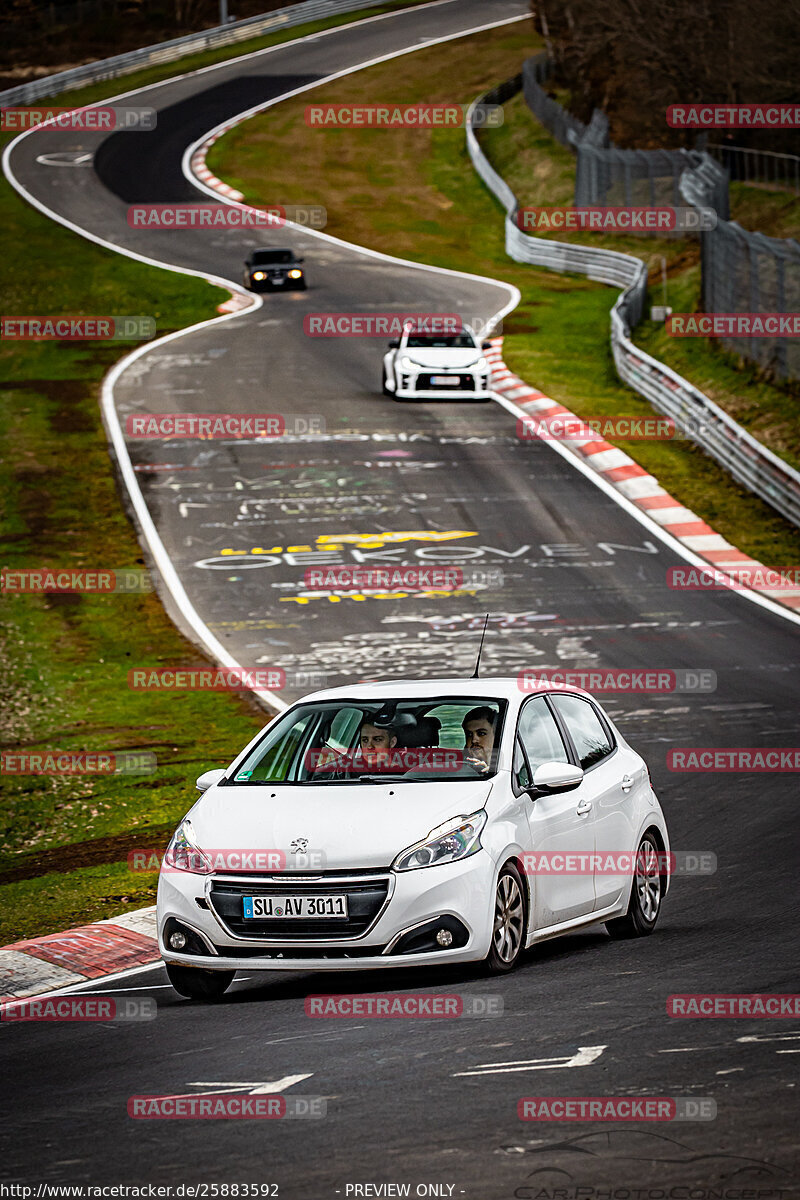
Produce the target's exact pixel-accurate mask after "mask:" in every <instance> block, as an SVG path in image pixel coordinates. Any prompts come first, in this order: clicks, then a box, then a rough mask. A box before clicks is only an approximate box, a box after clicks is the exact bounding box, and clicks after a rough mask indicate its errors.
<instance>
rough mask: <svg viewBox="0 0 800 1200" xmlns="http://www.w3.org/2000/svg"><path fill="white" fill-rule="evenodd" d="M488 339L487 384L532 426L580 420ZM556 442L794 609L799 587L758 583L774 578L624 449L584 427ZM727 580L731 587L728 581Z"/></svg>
mask: <svg viewBox="0 0 800 1200" xmlns="http://www.w3.org/2000/svg"><path fill="white" fill-rule="evenodd" d="M490 341H491V343H492V349H491V350H487V351H486V358H487V359H488V360H489V362H490V363H491V365H492V388H493V390H494V391H495V392H497V393H498V394H499V395H500V396H502V397H504V398H505V399H506V400H511V401H512V402H513V403H514V404H515V405H516V406H517V407H518V408H520V409H521V410H522V411H523V412H525V413H528V414H530V415H531V417H535V420H536V423H537V424H540V423H541V424H543V425H544V426H547V423H548V421H549V420H550V419H551V418H553V417H558V418H559V421H560V422H561V421H564V420H572V421H575V422H576V423H578V422H580V418H579V417H577V416H576V415H575V414H574V413H572V412H570V410H569V409H568V408H565V407H564V405H563V404H559V403H558V402H557V401H556V400H552V399H551V398H550V397H549V396H545V394H544V392H540V391H538V390H537V389H536V388H533V387H531V386H530V384H528V383H525V381H524V380H522V379H520V378H519V376H518V375H515V374H514V373H513V372H512V371H510V370H509V369H508V367H507V366H506V364H505V363H504V362H503V354H502V346H503V339H502V337H498V338H491V339H490ZM558 441H559V443H560V444H561V445H562V446H564V447H566V448H567V449H569V450H571V451H572V453H573V454H575V455H576V456H577V457H579V458H581V459H583V461H584V462H585V463H586V464H587V465H588V466H590V467H591V468H592V470H594V471H596V472H597V473H598V475H601V476H602V477H603V479H605V480H606V481H607V482H608V483H610V484H611V485H612V486H613V487H614V488H616V490H617V491H618V492H620V493H621V494H622V495H623V496H625V498H626V499H627V500H629V501H630V502H631V503H632V504H635V505H636V507H637V508H639V509H641V510H642V511H643V512H646V513H647V515H648V517H650V518H651V520H653V521H655V522H656V523H657V524H658V525H660V526H661V527H662V529H664V530H665V531H666V532H667V533H669V534H670V535H671V536H672V537H674V538H676V540H677V541H679V542H680V543H681V544H682V545H683V546H685V547H686V549H687V550H691V551H692V552H693V553H694V554H696V555H698V556H699V557H700V558H702V559H705V561H706V562H707V563H708V564H709V565H710V566H712V567H714V568H715V570H717V571H723V572H724V571H725V570H726V568H728V567H730V568H736V570H737V572H742V571H745V570H746V571H747V573H748V575H749V574H750V573H752V574H753V575H754V576H755V577H756V578H755V579H754V581H753V583H752V584H751V585H750V584H749V585H748V587H750V590H752V591H754V592H760V593H761V594H762V595H764V596H766V597H768V598H769V599H770V600H772V601H776V602H777V603H779V604H783V605H785V606H786V607H787V608H790V609H793V610H795V611H800V587H797V586H793V585H792V584H791V581H789V580H787V581H786V585H785V586H780V587H770V586H765V585H762V584H759V583H758V582H757V579H758V576H761V577H762V578H764V577H772V578H774V576H775V572H774V571H770V570H769V569H768V568H767V567H765V566H764V565H763V563H760V562H759V561H758V560H757V559H755V558H751V557H750V556H749V555H747V554H744V553H742V551H741V550H737V549H736V547H735V546H732V545H731V543H730V542H727V541H726V540H725V538H724V537H722V535H721V534H719V533H716V532H715V531H714V530H713V529H712V528H711V526H710V525H708V524H706V522H705V521H703V520H701V518H700V517H698V516H697V514H696V513H693V512H692V511H691V509H688V508H685V507H684V506H683V505H682V504H680V503H679V502H678V501H677V500H675V499H674V497H672V496H670V494H669V492H667V490H666V489H665V488H663V487H662V486H661V484H660V483H659V482H658V480H657V479H656V478H655V476H654V475H649V474H648V473H647V471H645V470H644V468H643V467H640V466H639V464H638V463H637V462H635V461H634V460H633V459H632V458H631V457H630V455H628V454H626V453H625V451H624V450H620V449H618V448H617V447H616V446H612V445H611V443H610V442H607V441H605V439H604V438H603V437H601V435H600V434H599V433H594V432H592V431H591V430H589V431H587V435H586V437H585V438H584V437H579V438H559V439H558ZM731 583H732V585H734V581H733V580H731ZM735 586H738V587H741V586H743V584H741V583H738V584H736V585H735Z"/></svg>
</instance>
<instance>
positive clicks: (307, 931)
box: [208, 868, 390, 942]
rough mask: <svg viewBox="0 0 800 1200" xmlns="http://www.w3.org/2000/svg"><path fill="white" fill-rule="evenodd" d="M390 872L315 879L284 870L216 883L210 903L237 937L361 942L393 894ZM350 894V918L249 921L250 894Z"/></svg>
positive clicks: (335, 874) (325, 874)
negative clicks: (246, 908) (246, 900)
mask: <svg viewBox="0 0 800 1200" xmlns="http://www.w3.org/2000/svg"><path fill="white" fill-rule="evenodd" d="M389 879H390V876H389V872H388V871H387V870H386V869H384V868H382V869H381V870H379V871H363V872H358V873H357V874H356V873H353V872H351V871H346V872H342V871H324V872H322V873H320V874H319V875H315V876H313V877H309V876H305V877H304V878H300V877H299V876H298V875H297V874H295V873H293V872H283V873H280V874H274V875H269V876H258V877H256V878H252V879H249V880H248V879H232V878H229V877H226V878H224V879H213V880H212V882H211V890H210V892H209V893H208V902H209V904H210V905H211V907H212V908H213V909H214V912H215V913H216V914H217V916H218V917H219V919H220V921H221V922H222V924H223V925H224V927H225V928H226V929H227V930H228V932H229V933H231V934H233V935H234V936H235V937H246V938H259V939H268V940H270V941H282V942H302V941H309V940H311V941H319V940H322V941H324V940H325V939H329V940H330V939H334V940H336V941H338V940H339V939H340V938H356V937H359V936H360V935H361V934H363V933H365V932H366V930H367V929H369V927H370V926H371V925H372V924H373V923H374V921H375V919H376V917H377V916H378V913H379V912H380V911H381V909H382V907H383V905H384V904H385V903H386V899H387V896H388V895H389ZM269 895H273V896H275V895H278V896H282V895H291V896H330V895H339V896H341V895H346V896H347V911H348V916H347V918H346V919H345V918H336V917H333V918H330V919H328V918H324V917H323V918H320V919H312V920H308V919H306V918H299V919H296V920H295V919H286V918H283V919H280V920H274V919H273V920H269V919H267V920H260V919H257V918H250V919H245V917H244V904H243V898H244V897H245V896H269Z"/></svg>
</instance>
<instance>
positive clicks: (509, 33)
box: [209, 26, 800, 566]
mask: <svg viewBox="0 0 800 1200" xmlns="http://www.w3.org/2000/svg"><path fill="white" fill-rule="evenodd" d="M538 48H539V46H538V45H537V43H536V39H535V37H534V35H533V34H532V33H531V32H530V31H529V30H528V29H527V27H520V26H515V27H511V28H500V29H495V30H490V31H488V32H487V33H484V34H479V35H475V36H474V37H472V38H464V39H460V40H459V41H458V42H454V43H450V44H444V45H440V46H436V47H430V48H428V49H423V50H420V51H417V52H416V53H414V54H412V55H409V56H408V58H406V59H405V60H404V63H403V71H402V75H401V76H399V75H398V72H397V70H396V66H395V65H394V64H392V63H387V64H378V65H376V66H374V67H370V68H369V69H367V70H365V71H361V72H359V73H358V74H356V75H352V76H349V77H348V78H347V79H343V80H338V81H336V82H334V83H331V84H328V85H326V86H324V87H321V88H319V89H317V90H316V91H315V93H314V99H315V101H316V102H319V103H355V104H359V103H369V102H374V100H375V97H380V99H381V102H385V103H391V102H394V101H396V102H398V103H402V102H403V101H407V100H408V99H409V98H410V97H416V98H417V99H420V100H426V101H430V102H436V101H452V100H459V101H469V100H472V99H474V98H475V96H476V95H478V94H479V93H480V92H482V91H484V90H486V89H487V88H488V87H490V86H491V85H492V84H494V83H496V82H497V81H499V80H502V79H507V78H509V77H510V76H511V75H513V74H515V73H516V72H517V71H518V70H519V64H520V63H521V61H522V60H523V58H525V57H527V56H528V55H530V54H532V53H534V52H535V51H536V50H537V49H538ZM306 102H307V100H306V98H304V97H299V98H295V99H293V100H288V101H286V102H284V103H283V104H281V105H279V106H276V107H275V108H272V109H270V110H269V111H268V112H266V113H264V114H261V115H260V116H257V117H254V118H253V119H252V120H250V121H247V122H246V123H244V124H243V125H240V126H238V127H237V128H236V129H234V130H232V131H231V132H230V133H228V134H226V135H225V136H224V137H223V138H222V139H221V140H220V141H218V142H217V143H216V144H215V145H214V146H213V147H212V150H211V152H210V154H209V166H210V168H211V169H212V170H213V171H214V172H215V173H216V174H217V175H219V176H220V177H222V178H224V179H225V180H226V182H228V183H230V184H232V185H233V186H235V187H237V188H239V189H240V190H241V191H243V192H244V193H245V195H246V196H247V197H248V200H249V201H250V202H252V203H256V204H259V203H260V204H265V203H268V198H269V196H274V195H275V194H276V190H277V191H278V192H279V193H280V195H281V197H282V199H283V202H285V203H287V204H291V203H300V204H301V203H312V202H315V203H320V204H324V205H325V206H326V208H327V210H328V226H327V232H328V233H331V234H334V235H335V236H337V237H341V238H344V239H345V240H347V241H352V242H355V243H358V244H360V245H364V246H368V247H370V248H372V249H377V250H382V251H384V252H387V253H391V254H396V255H398V256H401V257H407V258H412V259H418V260H421V261H423V262H427V263H430V264H432V265H435V266H447V267H452V268H457V269H461V270H465V271H473V272H477V273H478V274H484V275H490V276H494V277H501V278H502V279H504V280H507V281H508V282H510V283H513V284H515V285H516V286H517V287H518V288H519V289H520V291H521V293H522V303H521V305H520V306H519V308H518V309H517V310H516V311H515V312H514V313H512V314H511V315H510V317H508V318H507V319H506V322H505V333H506V335H507V340H506V346H505V353H506V360H507V362H508V363H509V366H510V367H511V368H512V369H513V370H514V371H516V372H517V373H518V374H520V375H521V376H522V377H523V378H525V379H527V380H529V381H530V382H531V383H534V384H536V385H537V386H538V387H540V388H541V389H542V390H543V391H545V392H546V393H548V394H549V395H550V396H553V397H554V398H555V399H557V400H559V401H560V402H561V403H563V404H565V405H566V406H567V407H568V408H570V409H572V410H573V411H574V412H577V413H578V414H579V415H581V416H582V417H585V418H592V417H605V416H609V415H613V414H624V415H629V416H648V415H652V409H651V407H650V405H649V404H648V403H647V402H646V401H645V400H643V399H642V398H641V397H639V396H638V395H637V394H636V393H635V392H633V391H631V390H630V389H628V388H626V387H625V386H623V385H622V384H621V383H620V382H619V380H618V378H617V376H616V372H615V370H614V365H613V360H612V358H611V352H610V347H609V341H608V324H609V318H608V312H609V308H610V307H611V304H612V303H613V299H614V295H615V292H614V291H613V290H612V289H610V288H606V287H603V286H602V285H600V284H595V283H592V282H590V281H589V280H586V279H582V278H578V277H575V276H563V275H557V274H555V273H549V272H547V271H544V270H537V269H535V268H531V267H526V266H521V265H519V264H516V263H513V262H511V261H510V260H509V259H508V257H507V256H506V254H505V249H504V239H503V222H502V215H501V211H500V208H499V206H498V204H497V203H496V201H495V200H494V199H493V197H492V196H491V195H490V194H489V193H488V192H487V190H486V189H485V187H484V186H483V184H482V183H481V181H480V180H479V179H478V177H477V175H476V174H475V172H474V170H473V168H472V165H471V163H470V160H469V157H468V155H467V153H466V148H465V143H464V134H463V130H443V129H442V130H438V129H437V130H431V131H420V130H411V129H397V130H388V129H361V130H359V131H358V133H357V134H355V133H353V132H350V131H348V130H345V129H331V128H329V129H316V130H315V129H309V128H308V127H307V126H306V125H305V124H304V121H303V108H304V106H305V104H306ZM513 103H514V102H513V101H512V106H513ZM512 106H509V107H512ZM506 117H507V125H505V126H503V127H501V129H499V130H495V131H492V133H491V135H488V136H490V138H491V141H490V142H489V143H488V145H489V148H490V150H491V153H492V157H493V161H494V162H495V165H497V166H498V169H501V170H508V172H509V175H511V174H512V171H511V164H512V163H513V162H514V161H515V156H516V154H517V148H516V147H517V145H518V140H519V138H520V137H521V136H522V135H521V131H520V130H519V129H518V128H517V123H516V122H515V121H514V119H513V113H511V115H509V113H508V112H507V114H506ZM528 132H529V131H528ZM544 137H545V139H546V141H547V144H548V155H549V157H548V155H544V154H543V156H542V157H541V159H540V157H539V155H538V154H537V155H536V156H534V158H535V164H536V166H535V172H538V173H539V174H537V179H538V183H537V185H536V186H537V187H540V189H541V190H540V191H538V192H534V193H533V194H534V196H536V195H538V196H541V195H547V197H548V203H551V204H553V203H555V204H557V203H559V202H561V201H562V200H563V201H565V202H568V201H569V199H570V197H571V180H570V179H569V176H568V167H570V168H571V165H572V158H571V156H570V155H569V154H568V153H567V152H566V151H563V152H562V151H560V150H559V147H557V146H556V147H555V149H554V143H553V142H552V140H551V139H550V138H549V137H548V136H547V135H544ZM495 139H498V141H497V143H496V141H495ZM496 144H497V146H498V157H495V145H496ZM540 175H541V178H540ZM532 186H533V185H532ZM628 240H629V241H631V242H633V241H636V248H637V250H639V251H640V252H641V248H642V247H641V243H640V242H639V241H638V239H628ZM614 245H616V246H618V247H619V248H623V247H622V246H621V245H620V242H619V241H618V240H617V239H614ZM668 246H669V251H670V253H671V254H673V255H674V256H675V257H674V259H673V262H677V261H678V259H679V257H680V256H681V255H683V256H685V257H686V258H687V259H690V256H691V255H692V254H694V255H695V256H696V250H695V248H694V247H693V246H692V245H691V244H690V243H681V244H678V243H674V242H673V243H668ZM617 444H618V445H620V446H621V447H622V448H623V449H625V450H626V451H627V452H628V453H629V454H631V455H632V457H634V458H635V459H636V460H637V461H638V462H640V463H641V464H642V466H643V467H644V468H645V469H646V470H648V471H651V472H652V473H653V474H654V475H656V476H657V477H658V479H659V480H660V482H661V483H662V484H663V486H664V487H666V488H667V489H668V490H669V491H670V492H671V493H672V494H673V495H675V496H676V497H677V498H678V499H679V500H680V501H681V502H682V503H683V504H685V505H686V506H687V507H689V508H691V509H693V510H694V511H695V512H697V513H698V515H700V516H701V517H703V519H705V520H706V521H708V522H709V523H710V524H711V525H712V526H713V527H714V528H715V529H717V530H718V532H719V533H721V534H722V535H723V536H725V537H726V538H728V539H729V541H731V542H732V543H733V544H734V545H736V546H738V547H740V548H741V549H742V550H744V551H746V552H747V553H748V554H752V555H753V556H754V557H756V558H759V559H761V560H762V561H764V562H766V563H768V564H770V565H773V566H783V565H787V564H791V563H795V562H797V561H800V533H799V532H798V531H797V530H796V529H794V528H793V527H792V526H791V525H789V524H788V522H785V521H783V520H782V519H781V518H780V517H779V516H777V514H775V513H774V512H773V510H772V509H770V508H769V507H768V506H767V505H766V504H764V503H762V502H761V501H760V500H758V499H757V498H756V497H754V496H751V495H750V494H749V493H748V492H746V491H745V490H744V489H743V488H740V487H739V486H738V485H737V484H735V483H734V482H733V481H732V480H731V479H730V477H729V476H728V474H727V473H726V472H725V471H723V470H722V468H720V467H718V466H716V464H715V463H713V462H712V461H711V460H710V459H709V458H707V457H706V456H705V455H704V454H702V453H701V452H700V451H698V450H695V449H693V448H691V447H690V446H687V445H686V444H684V443H678V442H672V443H670V442H633V443H625V442H623V441H618V442H617Z"/></svg>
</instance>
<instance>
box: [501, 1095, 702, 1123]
mask: <svg viewBox="0 0 800 1200" xmlns="http://www.w3.org/2000/svg"><path fill="white" fill-rule="evenodd" d="M716 1115H717V1104H716V1101H715V1100H712V1099H711V1097H710V1096H702V1097H700V1096H698V1097H696V1098H695V1097H693V1096H523V1097H522V1099H521V1100H519V1101H518V1102H517V1116H518V1117H519V1119H520V1121H713V1120H714V1119H715V1118H716Z"/></svg>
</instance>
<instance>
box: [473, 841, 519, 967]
mask: <svg viewBox="0 0 800 1200" xmlns="http://www.w3.org/2000/svg"><path fill="white" fill-rule="evenodd" d="M527 916H528V914H527V910H526V905H525V886H524V884H523V882H522V877H521V876H520V873H519V871H518V870H517V868H516V867H515V866H514V864H513V863H510V862H508V863H506V865H505V866H504V867H503V869H502V871H501V872H500V874H499V876H498V879H497V888H496V889H495V898H494V916H493V923H492V944H491V947H490V949H489V953H488V954H487V955H486V958H485V959H484V960H483V963H484V967H485V969H486V971H487V972H488V973H489V974H490V975H505V974H506V972H507V971H513V970H514V967H515V966H516V965H517V963H518V962H519V958H520V955H521V954H522V951H523V950H524V949H525V933H526V930H527V926H528V921H527Z"/></svg>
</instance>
